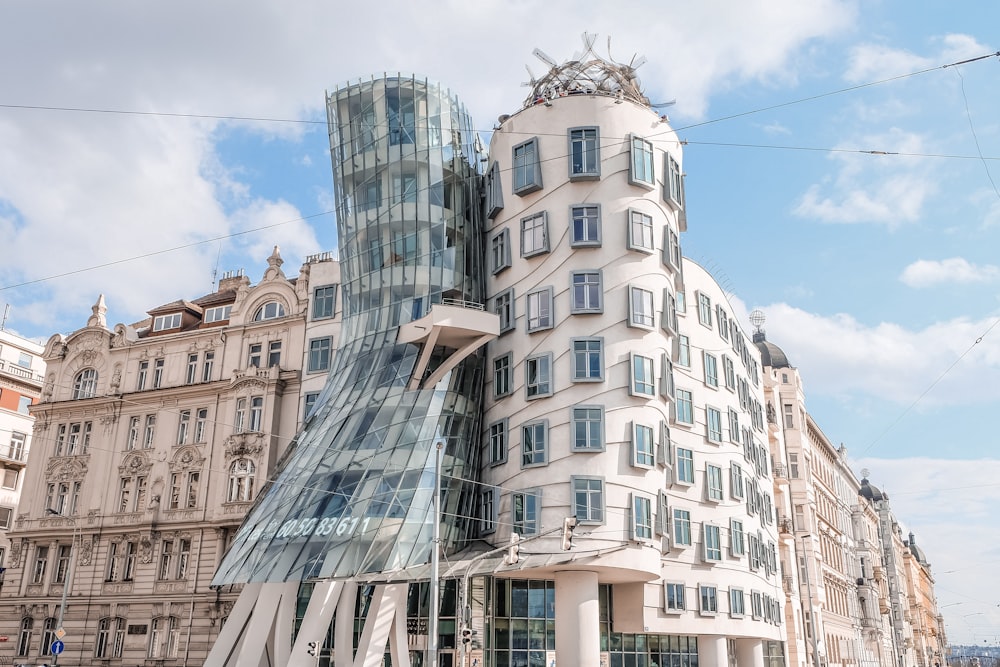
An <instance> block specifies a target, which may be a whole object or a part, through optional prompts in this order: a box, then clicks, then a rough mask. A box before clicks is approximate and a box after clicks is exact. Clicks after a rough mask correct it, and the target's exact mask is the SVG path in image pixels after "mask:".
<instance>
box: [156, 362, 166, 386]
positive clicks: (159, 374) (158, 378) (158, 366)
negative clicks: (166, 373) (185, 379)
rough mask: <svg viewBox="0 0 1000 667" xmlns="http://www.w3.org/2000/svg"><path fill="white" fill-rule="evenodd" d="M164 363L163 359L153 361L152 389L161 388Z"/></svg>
mask: <svg viewBox="0 0 1000 667" xmlns="http://www.w3.org/2000/svg"><path fill="white" fill-rule="evenodd" d="M165 363H166V361H165V360H164V359H154V360H153V389H159V388H160V387H162V386H163V368H164V365H165Z"/></svg>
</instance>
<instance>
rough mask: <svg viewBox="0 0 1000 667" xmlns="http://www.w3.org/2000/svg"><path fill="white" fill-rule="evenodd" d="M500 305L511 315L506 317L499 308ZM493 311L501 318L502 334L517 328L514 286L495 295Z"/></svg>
mask: <svg viewBox="0 0 1000 667" xmlns="http://www.w3.org/2000/svg"><path fill="white" fill-rule="evenodd" d="M500 307H503V310H504V311H506V312H507V313H509V317H507V318H505V317H504V313H503V312H501V311H500V310H498V308H500ZM491 312H492V313H493V314H495V315H496V316H497V317H499V318H500V333H501V334H503V333H506V332H508V331H512V330H513V329H514V328H515V326H516V325H517V311H516V309H515V295H514V288H513V287H509V288H507V289H505V290H503V291H501V292H498V293H497V294H496V295H494V296H493V308H492V310H491Z"/></svg>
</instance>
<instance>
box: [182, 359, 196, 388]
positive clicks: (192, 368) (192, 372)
mask: <svg viewBox="0 0 1000 667" xmlns="http://www.w3.org/2000/svg"><path fill="white" fill-rule="evenodd" d="M197 379H198V355H197V354H189V355H188V358H187V370H186V371H185V373H184V384H194V383H195V380H197Z"/></svg>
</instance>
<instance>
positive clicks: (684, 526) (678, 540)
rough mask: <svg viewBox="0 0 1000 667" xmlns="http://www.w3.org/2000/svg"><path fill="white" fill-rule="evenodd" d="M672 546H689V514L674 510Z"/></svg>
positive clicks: (684, 511) (685, 511)
mask: <svg viewBox="0 0 1000 667" xmlns="http://www.w3.org/2000/svg"><path fill="white" fill-rule="evenodd" d="M673 524H674V546H678V547H689V546H691V512H689V511H687V510H682V509H677V508H674V521H673Z"/></svg>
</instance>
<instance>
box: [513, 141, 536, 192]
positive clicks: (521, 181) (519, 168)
mask: <svg viewBox="0 0 1000 667" xmlns="http://www.w3.org/2000/svg"><path fill="white" fill-rule="evenodd" d="M512 158H513V159H512V161H513V168H512V174H511V175H512V177H513V179H514V183H513V189H514V194H516V195H526V194H528V193H531V192H534V191H535V190H540V189H541V187H542V168H541V164H540V161H539V158H538V139H534V138H533V139H529V140H528V141H525V142H524V143H521V144H518V145H516V146H514V148H513V155H512Z"/></svg>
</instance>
